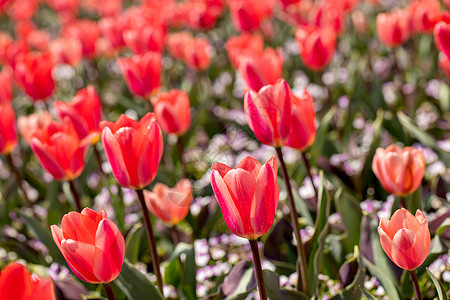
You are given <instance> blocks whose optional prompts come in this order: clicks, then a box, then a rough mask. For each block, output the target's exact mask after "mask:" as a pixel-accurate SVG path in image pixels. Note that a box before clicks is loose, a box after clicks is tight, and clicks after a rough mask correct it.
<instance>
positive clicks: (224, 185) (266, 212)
mask: <svg viewBox="0 0 450 300" xmlns="http://www.w3.org/2000/svg"><path fill="white" fill-rule="evenodd" d="M277 172H278V164H277V160H276V158H275V157H272V158H271V159H270V160H269V161H268V162H267V163H265V164H264V165H261V164H260V163H259V162H258V161H257V160H256V159H254V158H252V157H250V156H247V157H245V158H244V159H243V160H242V161H241V162H240V163H239V165H238V166H237V167H236V169H232V168H230V167H228V166H227V165H224V164H222V163H215V164H214V165H213V166H212V167H211V186H212V188H213V191H214V194H215V195H216V198H217V201H218V202H219V205H220V209H221V210H222V214H223V217H224V219H225V223H226V224H227V226H228V228H229V229H230V230H231V231H232V232H233V233H234V234H236V235H237V236H240V237H243V238H247V239H250V240H255V239H257V238H259V237H260V236H262V235H264V234H265V233H267V231H269V229H270V227H271V226H272V224H273V221H274V218H275V211H276V209H277V205H278V199H279V188H278V181H277Z"/></svg>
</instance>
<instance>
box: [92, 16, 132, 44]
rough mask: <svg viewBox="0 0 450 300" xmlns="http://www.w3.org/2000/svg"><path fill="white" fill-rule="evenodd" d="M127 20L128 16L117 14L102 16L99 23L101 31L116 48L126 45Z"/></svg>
mask: <svg viewBox="0 0 450 300" xmlns="http://www.w3.org/2000/svg"><path fill="white" fill-rule="evenodd" d="M126 21H127V20H126V18H124V17H123V16H122V15H117V16H115V17H108V18H102V19H101V20H100V21H99V23H98V26H99V29H100V32H101V33H102V35H103V36H104V37H105V38H106V39H107V40H108V42H109V43H110V45H111V47H113V48H114V49H121V48H123V47H124V46H125V40H124V31H125V28H126V26H127V22H126Z"/></svg>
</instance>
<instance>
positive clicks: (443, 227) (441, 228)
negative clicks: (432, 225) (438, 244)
mask: <svg viewBox="0 0 450 300" xmlns="http://www.w3.org/2000/svg"><path fill="white" fill-rule="evenodd" d="M449 227H450V219H447V220H445V221H444V222H442V224H441V226H439V228H438V229H437V230H436V234H437V235H441V234H443V233H444V231H445V230H446V229H447V228H449Z"/></svg>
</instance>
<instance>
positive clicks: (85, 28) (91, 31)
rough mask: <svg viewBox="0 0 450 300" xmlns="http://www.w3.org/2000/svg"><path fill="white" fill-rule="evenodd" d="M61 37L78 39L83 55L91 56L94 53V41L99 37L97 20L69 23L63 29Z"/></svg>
mask: <svg viewBox="0 0 450 300" xmlns="http://www.w3.org/2000/svg"><path fill="white" fill-rule="evenodd" d="M62 36H63V37H66V38H72V39H76V40H79V41H80V43H81V46H82V51H83V56H84V57H87V58H92V57H94V56H95V54H96V43H97V40H98V39H99V37H100V29H99V27H98V24H97V22H95V21H92V20H87V19H84V20H78V21H74V22H71V23H69V24H68V25H66V27H65V28H64V30H63V33H62Z"/></svg>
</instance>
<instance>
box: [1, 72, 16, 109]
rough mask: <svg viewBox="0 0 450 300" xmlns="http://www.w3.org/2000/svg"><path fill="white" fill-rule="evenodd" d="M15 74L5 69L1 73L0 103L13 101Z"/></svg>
mask: <svg viewBox="0 0 450 300" xmlns="http://www.w3.org/2000/svg"><path fill="white" fill-rule="evenodd" d="M13 79H14V78H13V73H12V70H11V68H9V67H7V66H6V67H3V69H2V70H1V71H0V103H3V102H11V101H12V99H13Z"/></svg>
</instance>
